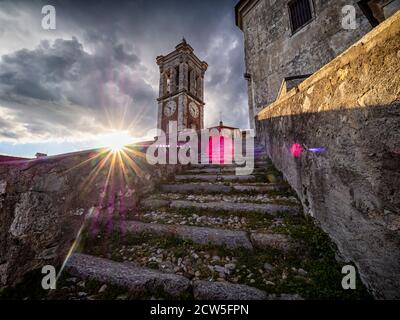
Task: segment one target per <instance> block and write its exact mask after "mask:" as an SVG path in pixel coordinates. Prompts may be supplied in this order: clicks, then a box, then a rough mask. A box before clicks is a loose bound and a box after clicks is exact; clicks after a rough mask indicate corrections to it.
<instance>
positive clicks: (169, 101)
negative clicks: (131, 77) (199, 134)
mask: <svg viewBox="0 0 400 320" xmlns="http://www.w3.org/2000/svg"><path fill="white" fill-rule="evenodd" d="M157 64H158V66H159V67H160V90H159V91H160V93H159V97H158V99H157V101H158V122H157V128H159V129H162V130H163V131H164V132H167V130H168V123H169V122H170V121H177V123H178V130H179V131H181V130H184V129H186V128H193V129H196V130H200V129H203V128H204V106H205V103H204V73H205V72H206V70H207V68H208V65H207V63H206V62H204V61H201V60H200V59H199V58H197V56H196V55H195V54H194V53H193V48H192V47H191V46H190V45H189V44H188V43H187V42H186V40H185V39H183V40H182V42H181V43H179V44H178V45H177V46H176V47H175V51H173V52H171V53H169V54H168V55H166V56H158V57H157Z"/></svg>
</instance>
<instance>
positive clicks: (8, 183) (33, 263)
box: [0, 147, 178, 288]
mask: <svg viewBox="0 0 400 320" xmlns="http://www.w3.org/2000/svg"><path fill="white" fill-rule="evenodd" d="M143 152H145V149H144V148H140V147H134V148H133V147H132V148H130V149H129V151H126V152H125V153H124V154H122V155H121V158H120V157H119V155H118V154H114V153H112V152H109V151H104V150H93V151H87V152H80V153H73V154H67V155H61V156H55V157H46V158H42V159H35V160H28V161H26V160H25V161H24V160H23V161H12V162H4V163H2V164H1V165H0V288H2V287H6V286H12V285H15V284H16V283H18V282H19V281H21V279H22V278H23V276H24V275H25V274H26V273H28V272H29V271H32V270H35V269H37V268H41V267H42V266H43V265H47V264H50V265H54V266H58V265H60V264H61V263H62V261H63V260H64V259H65V257H66V255H67V253H68V251H69V249H70V248H71V246H72V245H73V244H74V241H75V239H76V237H77V234H78V232H79V229H80V228H81V226H82V225H83V223H84V221H85V217H87V215H88V214H90V215H95V216H99V217H100V215H101V217H102V218H104V217H106V218H109V219H110V220H109V221H110V223H112V220H111V218H112V217H113V218H115V217H118V216H120V217H123V216H124V215H126V214H128V213H129V211H131V210H134V209H135V208H136V204H137V202H138V200H139V199H140V198H141V196H142V195H144V194H147V193H148V192H150V191H151V190H153V188H154V186H155V184H157V182H159V181H161V180H163V179H165V178H167V177H168V176H170V175H171V174H173V173H174V171H175V170H177V169H178V166H150V165H148V164H147V162H146V159H145V158H143V157H142V156H143V155H144V153H143ZM113 163H114V165H113ZM123 168H124V169H123Z"/></svg>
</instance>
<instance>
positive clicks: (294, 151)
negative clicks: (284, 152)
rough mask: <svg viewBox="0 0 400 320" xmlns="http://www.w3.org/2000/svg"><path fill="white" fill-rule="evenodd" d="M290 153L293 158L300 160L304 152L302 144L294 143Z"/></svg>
mask: <svg viewBox="0 0 400 320" xmlns="http://www.w3.org/2000/svg"><path fill="white" fill-rule="evenodd" d="M290 152H291V153H292V155H293V157H295V158H299V157H300V156H301V153H302V152H303V148H302V147H301V145H300V144H298V143H294V144H293V145H292V147H291V148H290Z"/></svg>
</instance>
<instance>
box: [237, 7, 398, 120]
mask: <svg viewBox="0 0 400 320" xmlns="http://www.w3.org/2000/svg"><path fill="white" fill-rule="evenodd" d="M399 2H400V1H398V0H372V1H359V0H290V1H289V0H241V1H239V3H238V4H237V5H236V7H235V13H236V25H237V26H238V27H239V28H240V29H241V30H242V31H243V33H244V41H245V63H246V73H245V78H246V79H247V81H248V105H249V113H250V126H251V127H252V128H254V116H255V115H256V114H257V113H258V112H259V111H260V110H261V109H262V108H263V107H265V106H266V105H268V104H270V103H271V102H273V101H275V99H277V97H278V96H279V95H280V94H284V93H285V92H286V91H287V90H290V89H291V88H293V87H294V86H296V85H298V84H299V83H300V82H301V81H302V80H304V79H305V78H307V77H308V76H309V75H310V74H313V73H314V72H316V71H317V70H319V69H320V68H321V67H322V66H323V65H325V64H326V63H328V62H329V61H330V60H332V59H333V58H334V57H336V56H337V55H338V54H340V53H342V52H343V51H344V50H345V49H347V48H348V47H350V46H351V45H352V44H353V43H354V42H356V41H357V40H358V39H360V38H361V36H363V35H364V34H366V33H367V32H368V31H370V30H371V28H372V27H373V26H376V25H377V24H378V23H379V22H381V21H382V20H384V19H385V18H387V17H388V16H390V15H391V14H392V13H393V12H394V11H395V10H396V8H398V6H399ZM354 17H355V20H354V19H353V18H354ZM354 23H355V24H354Z"/></svg>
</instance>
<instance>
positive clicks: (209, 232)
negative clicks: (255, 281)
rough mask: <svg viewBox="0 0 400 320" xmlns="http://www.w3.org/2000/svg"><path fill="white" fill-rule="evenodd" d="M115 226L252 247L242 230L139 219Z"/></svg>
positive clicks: (139, 232) (135, 232)
mask: <svg viewBox="0 0 400 320" xmlns="http://www.w3.org/2000/svg"><path fill="white" fill-rule="evenodd" d="M115 227H116V228H120V229H121V230H124V231H125V232H128V233H129V234H131V235H138V236H140V235H142V234H144V233H147V234H151V235H157V236H172V237H175V238H177V239H181V240H189V241H192V242H194V243H197V244H201V245H208V244H213V245H217V246H226V247H227V248H230V249H235V248H245V249H248V250H252V249H253V246H252V244H251V242H250V239H249V237H248V236H247V233H246V232H244V231H233V230H227V229H218V228H206V227H194V226H184V225H165V224H157V223H144V222H140V221H120V222H118V224H116V225H115Z"/></svg>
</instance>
